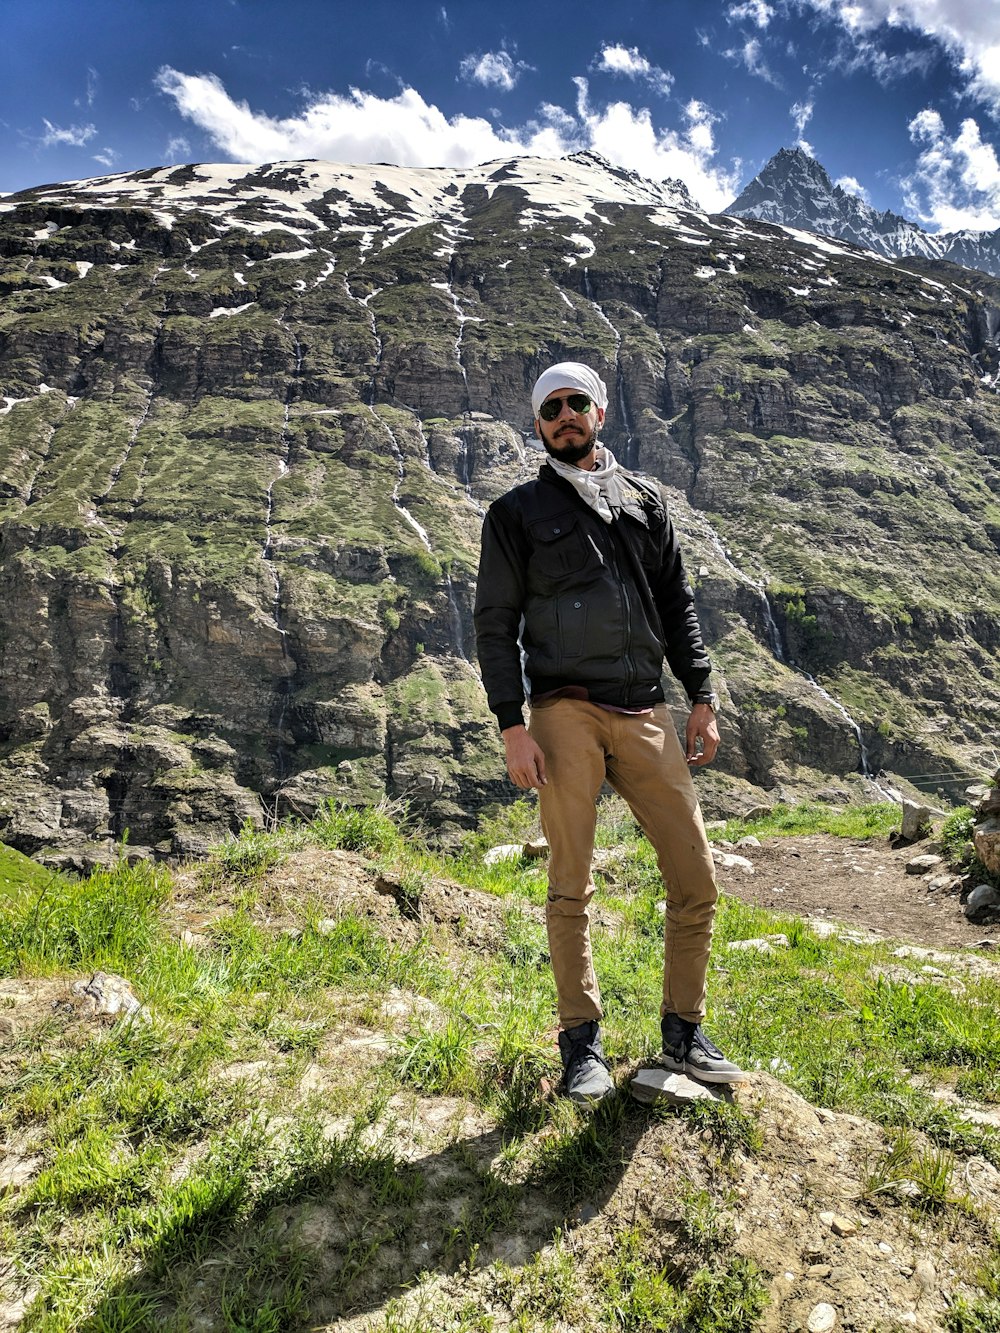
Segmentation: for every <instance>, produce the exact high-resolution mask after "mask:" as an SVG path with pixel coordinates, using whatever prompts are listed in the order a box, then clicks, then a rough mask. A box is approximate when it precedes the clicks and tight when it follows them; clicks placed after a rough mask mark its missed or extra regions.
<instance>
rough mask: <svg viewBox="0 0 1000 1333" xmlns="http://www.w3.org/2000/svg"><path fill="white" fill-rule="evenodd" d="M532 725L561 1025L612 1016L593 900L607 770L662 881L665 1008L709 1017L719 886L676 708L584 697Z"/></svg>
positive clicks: (538, 714)
mask: <svg viewBox="0 0 1000 1333" xmlns="http://www.w3.org/2000/svg"><path fill="white" fill-rule="evenodd" d="M529 731H530V732H531V735H532V736H533V737H534V739H535V740H536V741H537V743H538V744H539V746H540V747H541V749H542V752H543V753H544V755H545V764H546V776H547V779H548V781H547V783H546V785H545V786H544V787H542V788H540V790H539V793H538V795H539V806H540V810H541V818H542V831H543V832H544V834H545V836H546V838H547V839H548V843H549V848H550V859H549V895H548V904H547V907H546V924H547V926H548V934H549V954H550V956H551V959H552V970H553V972H554V974H555V981H556V991H557V993H558V997H559V1023H560V1026H561V1027H563V1028H572V1027H576V1026H577V1024H579V1023H585V1022H588V1021H589V1020H591V1019H600V1018H601V1017H602V1016H603V1011H602V1009H601V996H600V989H599V987H598V984H597V978H596V976H595V975H594V963H593V957H592V955H591V948H590V913H589V909H588V904H589V902H590V899H591V897H592V896H593V893H594V882H593V879H592V878H591V874H590V863H591V859H592V856H593V850H594V830H595V827H596V823H597V812H596V809H595V805H594V802H595V800H596V798H597V794H598V792H599V791H600V788H601V784H602V783H603V781H604V780H605V778H607V781H608V782H609V784H610V785H611V786H612V787H613V788H614V789H615V791H616V792H618V793H619V795H621V796H622V797H624V799H625V800H626V801H627V802H628V804H629V806H630V808H631V810H632V813H633V814H634V815H635V817H636V819H637V820H638V821H639V824H640V825H641V826H642V829H643V831H644V833H645V834H646V836H647V838H648V839H649V841H650V842H651V843H652V845H653V848H654V850H655V852H656V858H657V863H658V865H659V868H660V875H661V876H662V878H663V886H664V890H665V893H666V900H667V909H666V918H665V922H664V934H663V1005H662V1007H661V1010H660V1013H661V1015H662V1014H665V1013H675V1014H679V1015H680V1017H681V1018H686V1019H689V1020H691V1021H692V1022H696V1023H698V1022H701V1020H702V1019H703V1018H704V1016H705V976H706V972H707V970H708V955H709V950H710V948H711V944H712V920H713V918H714V916H715V902H716V898H717V896H718V891H717V889H716V885H715V873H714V867H713V863H712V854H711V851H710V850H709V846H708V841H707V839H706V837H705V828H704V825H703V823H702V819H701V811H700V809H699V808H698V801H697V798H696V796H695V792H694V783H693V782H692V780H691V774H690V771H689V769H688V766H687V761H686V760H685V758H684V752H683V750H682V749H681V745H680V742H679V740H678V738H677V733H676V731H675V730H674V725H673V722H672V720H671V718H670V714H669V712H668V710H667V707H666V705H665V704H660V705H658V706H657V707H656V708H655V709H654V710H653V712H652V713H646V714H640V715H638V716H636V715H632V716H629V715H628V714H625V713H611V712H608V710H607V709H604V708H598V707H597V705H596V704H591V703H586V702H584V701H582V700H579V699H553V700H551V701H549V702H547V703H542V704H539V705H538V706H536V707H534V708H532V710H531V721H530V723H529Z"/></svg>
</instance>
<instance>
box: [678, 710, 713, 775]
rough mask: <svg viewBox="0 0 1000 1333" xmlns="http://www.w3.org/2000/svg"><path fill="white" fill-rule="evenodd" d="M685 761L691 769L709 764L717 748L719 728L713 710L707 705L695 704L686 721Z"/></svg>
mask: <svg viewBox="0 0 1000 1333" xmlns="http://www.w3.org/2000/svg"><path fill="white" fill-rule="evenodd" d="M686 741H687V761H688V763H689V764H690V765H691V767H692V768H700V767H701V765H702V764H710V763H711V762H712V760H713V759H714V758H715V752H716V750H717V749H718V748H719V726H718V723H717V722H716V720H715V709H714V708H712V707H711V706H710V705H709V704H695V705H694V707H693V708H692V709H691V714H690V716H689V717H688V721H687V735H686Z"/></svg>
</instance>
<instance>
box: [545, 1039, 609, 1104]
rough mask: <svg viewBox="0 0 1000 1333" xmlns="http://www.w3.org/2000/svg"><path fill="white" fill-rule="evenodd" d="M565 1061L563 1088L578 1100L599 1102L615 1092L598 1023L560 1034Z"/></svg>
mask: <svg viewBox="0 0 1000 1333" xmlns="http://www.w3.org/2000/svg"><path fill="white" fill-rule="evenodd" d="M559 1054H560V1055H561V1056H562V1062H563V1091H564V1092H565V1093H566V1096H567V1097H569V1098H570V1100H571V1101H574V1102H599V1101H601V1100H602V1099H603V1098H605V1097H607V1096H608V1094H609V1093H612V1092H614V1090H615V1085H614V1083H612V1081H611V1075H610V1074H609V1073H608V1062H607V1060H605V1058H604V1047H603V1046H602V1045H601V1029H600V1028H599V1027H598V1025H597V1023H596V1022H593V1021H591V1022H590V1023H581V1024H579V1026H578V1027H575V1028H564V1029H563V1030H562V1032H560V1033H559Z"/></svg>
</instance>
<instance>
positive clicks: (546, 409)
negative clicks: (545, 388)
mask: <svg viewBox="0 0 1000 1333" xmlns="http://www.w3.org/2000/svg"><path fill="white" fill-rule="evenodd" d="M563 403H569V408H570V411H571V412H576V413H577V415H578V416H583V414H584V412H589V411H590V409H591V407H592V406H593V404H592V403H591V401H590V399H589V398H588V397H587V395H586V394H585V393H568V394H567V395H566V397H565V398H546V400H545V402H544V403H542V405H541V407H540V408H539V409H538V415H539V416H540V417H541V418H542V420H543V421H555V419H556V417H557V416H558V415H559V413H560V412H561V411H562V409H563Z"/></svg>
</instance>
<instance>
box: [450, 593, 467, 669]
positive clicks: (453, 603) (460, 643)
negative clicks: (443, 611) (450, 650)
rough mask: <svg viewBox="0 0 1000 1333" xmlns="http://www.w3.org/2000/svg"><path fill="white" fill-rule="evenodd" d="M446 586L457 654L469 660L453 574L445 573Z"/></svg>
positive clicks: (453, 640)
mask: <svg viewBox="0 0 1000 1333" xmlns="http://www.w3.org/2000/svg"><path fill="white" fill-rule="evenodd" d="M444 586H445V589H446V590H447V593H448V612H449V615H450V617H451V639H452V643H453V644H454V645H455V652H456V654H457V655H458V656H459V657H460V658H461V659H462V661H463V662H467V661H468V660H469V659H468V657H467V655H466V652H465V634H464V632H463V630H462V613H461V611H460V610H459V606H458V599H457V598H456V596H455V587H454V584H453V583H452V581H451V575H450V574H445V576H444Z"/></svg>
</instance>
